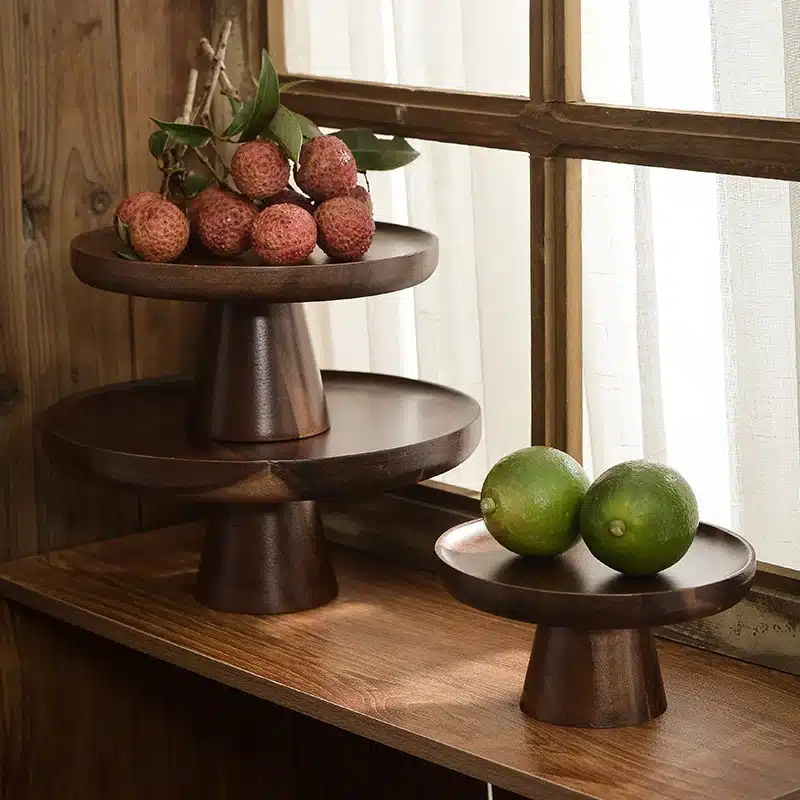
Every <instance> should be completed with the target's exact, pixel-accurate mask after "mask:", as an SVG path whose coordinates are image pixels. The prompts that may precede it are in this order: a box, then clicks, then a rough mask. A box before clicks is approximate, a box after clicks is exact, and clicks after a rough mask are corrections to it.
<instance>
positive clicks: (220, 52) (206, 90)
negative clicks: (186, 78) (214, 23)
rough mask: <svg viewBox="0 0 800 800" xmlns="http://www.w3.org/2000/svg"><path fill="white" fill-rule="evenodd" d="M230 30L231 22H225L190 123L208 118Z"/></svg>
mask: <svg viewBox="0 0 800 800" xmlns="http://www.w3.org/2000/svg"><path fill="white" fill-rule="evenodd" d="M232 28H233V22H232V21H231V20H226V22H225V25H224V26H223V27H222V33H220V35H219V41H218V42H217V49H216V50H215V52H214V59H213V60H212V62H211V68H210V69H209V72H208V77H207V78H206V82H205V86H203V97H202V100H201V101H200V104H199V105H198V107H197V108H195V110H194V112H193V115H192V121H194V120H196V119H197V117H198V116H199V117H206V116H208V115H209V113H210V111H211V101H212V100H213V99H214V92H215V91H216V90H217V86H218V85H219V76H220V73H221V72H222V66H223V64H224V62H225V52H226V51H227V49H228V39H229V38H230V35H231V29H232Z"/></svg>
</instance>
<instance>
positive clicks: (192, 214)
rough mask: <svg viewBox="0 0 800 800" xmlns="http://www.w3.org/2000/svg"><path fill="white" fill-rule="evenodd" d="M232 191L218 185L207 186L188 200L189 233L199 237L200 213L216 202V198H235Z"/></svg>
mask: <svg viewBox="0 0 800 800" xmlns="http://www.w3.org/2000/svg"><path fill="white" fill-rule="evenodd" d="M236 196H237V195H235V194H234V193H233V192H231V191H230V190H228V189H223V188H221V187H220V186H209V187H208V188H207V189H203V191H202V192H198V193H197V194H196V195H195V196H194V197H193V198H192V199H191V200H190V201H189V208H188V210H187V215H188V217H189V228H190V235H191V236H194V237H197V238H199V236H200V230H199V227H200V214H201V213H202V212H203V211H204V210H205V209H206V208H208V206H210V205H212V204H214V203H216V202H217V201H218V200H231V199H233V198H235V197H236Z"/></svg>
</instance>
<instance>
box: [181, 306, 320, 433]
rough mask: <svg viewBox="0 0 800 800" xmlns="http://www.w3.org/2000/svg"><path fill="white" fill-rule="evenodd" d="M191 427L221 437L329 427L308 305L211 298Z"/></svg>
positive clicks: (306, 431)
mask: <svg viewBox="0 0 800 800" xmlns="http://www.w3.org/2000/svg"><path fill="white" fill-rule="evenodd" d="M198 363H199V364H200V367H199V370H198V374H197V379H196V385H195V402H194V407H193V410H192V426H193V433H194V434H195V435H196V436H199V437H200V438H210V439H216V440H218V441H223V442H275V441H281V440H286V439H302V438H304V437H306V436H314V435H316V434H318V433H322V432H323V431H326V430H328V427H329V423H328V412H327V408H326V406H325V394H324V391H323V388H322V379H321V377H320V374H319V370H318V369H317V364H316V360H315V359H314V351H313V349H312V346H311V337H310V336H309V333H308V325H307V324H306V318H305V313H304V311H303V306H302V305H299V304H286V303H265V302H263V301H258V300H245V301H237V302H229V301H220V302H213V303H208V305H207V306H206V319H205V327H204V331H203V337H202V344H201V352H200V358H199V361H198Z"/></svg>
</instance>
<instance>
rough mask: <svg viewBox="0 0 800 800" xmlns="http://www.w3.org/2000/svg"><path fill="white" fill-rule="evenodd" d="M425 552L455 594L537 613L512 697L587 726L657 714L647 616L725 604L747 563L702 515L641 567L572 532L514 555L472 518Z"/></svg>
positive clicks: (660, 707)
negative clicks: (551, 548) (663, 556)
mask: <svg viewBox="0 0 800 800" xmlns="http://www.w3.org/2000/svg"><path fill="white" fill-rule="evenodd" d="M436 554H437V555H438V557H439V559H440V561H441V567H442V573H443V576H444V580H445V584H446V585H447V588H448V589H449V591H450V592H451V593H452V594H453V595H454V596H455V597H456V598H458V599H459V600H461V601H462V602H464V603H467V604H468V605H471V606H473V607H475V608H478V609H481V610H482V611H488V612H490V613H492V614H497V615H499V616H502V617H510V618H512V619H517V620H522V621H525V622H535V623H537V626H536V635H535V639H534V643H533V650H532V652H531V658H530V663H529V665H528V673H527V675H526V676H525V684H524V687H523V690H522V699H521V700H520V707H521V709H522V710H523V711H524V712H525V713H526V714H528V715H530V716H532V717H536V719H540V720H543V721H544V722H552V723H555V724H557V725H575V726H579V727H590V728H610V727H619V726H623V725H634V724H636V723H639V722H645V721H646V720H649V719H653V718H654V717H657V716H658V715H659V714H662V713H663V712H664V711H665V710H666V707H667V700H666V696H665V694H664V686H663V684H662V681H661V669H660V667H659V664H658V654H657V653H656V647H655V642H654V640H653V634H652V631H651V628H652V627H653V626H656V625H668V624H671V623H675V622H684V621H686V620H690V619H697V618H699V617H706V616H709V615H711V614H716V613H718V612H719V611H723V610H724V609H726V608H729V607H730V606H732V605H735V604H736V603H737V602H738V601H739V600H741V599H742V598H743V597H744V595H745V594H746V592H747V589H748V587H749V586H750V583H751V581H752V579H753V575H754V574H755V570H756V558H755V553H754V552H753V548H752V547H751V546H750V545H749V544H748V543H747V542H746V541H745V540H744V539H742V538H741V537H739V536H736V535H735V534H733V533H729V532H728V531H725V530H722V529H721V528H715V527H713V526H711V525H704V524H701V525H700V529H699V531H698V532H697V536H696V538H695V541H694V543H693V544H692V547H691V548H690V549H689V552H688V553H687V554H686V555H685V556H684V557H683V558H682V559H681V560H680V561H679V562H678V563H677V564H676V565H675V566H673V567H671V568H670V569H668V570H665V571H664V572H662V573H660V574H659V575H658V576H656V577H652V578H629V577H624V576H622V575H620V574H619V573H617V572H614V571H613V570H611V569H609V568H608V567H606V566H604V565H603V564H601V563H600V562H599V561H597V559H595V558H594V556H592V554H591V553H590V552H589V550H588V549H587V547H586V545H585V544H583V542H579V543H578V544H576V545H575V546H574V547H573V548H572V549H571V550H569V551H568V552H567V553H565V554H564V555H562V556H560V557H559V558H554V559H531V558H522V557H521V556H517V555H515V554H514V553H511V552H509V551H508V550H506V549H505V548H503V547H501V546H500V545H499V544H497V542H495V540H494V539H493V538H492V537H491V536H490V535H489V533H488V532H487V530H486V527H485V526H484V524H483V522H482V521H481V520H476V521H474V522H467V523H465V524H463V525H459V526H458V527H455V528H451V529H450V530H449V531H447V533H445V534H444V535H443V536H441V537H440V538H439V541H438V542H437V543H436Z"/></svg>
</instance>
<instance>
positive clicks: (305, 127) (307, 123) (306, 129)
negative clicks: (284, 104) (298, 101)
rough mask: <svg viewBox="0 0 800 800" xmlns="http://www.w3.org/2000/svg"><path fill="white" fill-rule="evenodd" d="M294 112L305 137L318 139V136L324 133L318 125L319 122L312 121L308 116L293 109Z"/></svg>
mask: <svg viewBox="0 0 800 800" xmlns="http://www.w3.org/2000/svg"><path fill="white" fill-rule="evenodd" d="M292 114H294V118H295V119H296V120H297V122H298V124H299V125H300V130H301V131H302V132H303V138H304V139H316V138H317V136H323V135H324V134H323V133H322V131H321V130H320V129H319V128H318V127H317V124H316V123H315V122H312V121H311V120H310V119H309V118H308V117H304V116H303V115H302V114H298V113H297V112H296V111H292Z"/></svg>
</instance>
